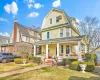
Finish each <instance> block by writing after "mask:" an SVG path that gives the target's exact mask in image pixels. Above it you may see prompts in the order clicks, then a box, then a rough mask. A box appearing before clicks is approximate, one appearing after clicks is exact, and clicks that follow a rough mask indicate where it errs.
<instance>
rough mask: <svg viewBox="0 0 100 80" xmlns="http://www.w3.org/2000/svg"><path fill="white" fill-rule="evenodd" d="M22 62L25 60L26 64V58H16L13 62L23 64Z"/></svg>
mask: <svg viewBox="0 0 100 80" xmlns="http://www.w3.org/2000/svg"><path fill="white" fill-rule="evenodd" d="M23 60H26V63H27V62H28V59H26V58H16V59H14V62H15V63H16V64H23Z"/></svg>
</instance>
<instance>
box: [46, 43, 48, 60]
mask: <svg viewBox="0 0 100 80" xmlns="http://www.w3.org/2000/svg"><path fill="white" fill-rule="evenodd" d="M46 58H48V44H46Z"/></svg>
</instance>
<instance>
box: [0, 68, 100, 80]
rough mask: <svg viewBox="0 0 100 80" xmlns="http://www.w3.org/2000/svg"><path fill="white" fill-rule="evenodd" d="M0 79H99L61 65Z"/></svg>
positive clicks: (0, 79) (99, 79) (90, 74)
mask: <svg viewBox="0 0 100 80" xmlns="http://www.w3.org/2000/svg"><path fill="white" fill-rule="evenodd" d="M0 80H100V77H99V76H97V75H95V74H92V73H88V72H86V73H85V74H84V73H81V72H79V71H73V70H69V69H64V68H62V67H59V68H55V67H46V68H42V69H39V70H34V71H29V72H26V73H23V74H17V75H13V76H8V77H4V78H0Z"/></svg>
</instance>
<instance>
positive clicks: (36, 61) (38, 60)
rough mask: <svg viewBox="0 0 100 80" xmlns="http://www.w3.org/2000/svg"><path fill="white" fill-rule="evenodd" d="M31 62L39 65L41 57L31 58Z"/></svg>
mask: <svg viewBox="0 0 100 80" xmlns="http://www.w3.org/2000/svg"><path fill="white" fill-rule="evenodd" d="M33 62H34V63H37V64H40V63H41V62H42V60H41V57H33Z"/></svg>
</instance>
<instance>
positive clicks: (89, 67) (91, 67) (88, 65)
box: [85, 61, 95, 72]
mask: <svg viewBox="0 0 100 80" xmlns="http://www.w3.org/2000/svg"><path fill="white" fill-rule="evenodd" d="M85 63H86V71H88V72H92V71H93V70H94V69H95V63H94V61H89V62H85Z"/></svg>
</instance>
